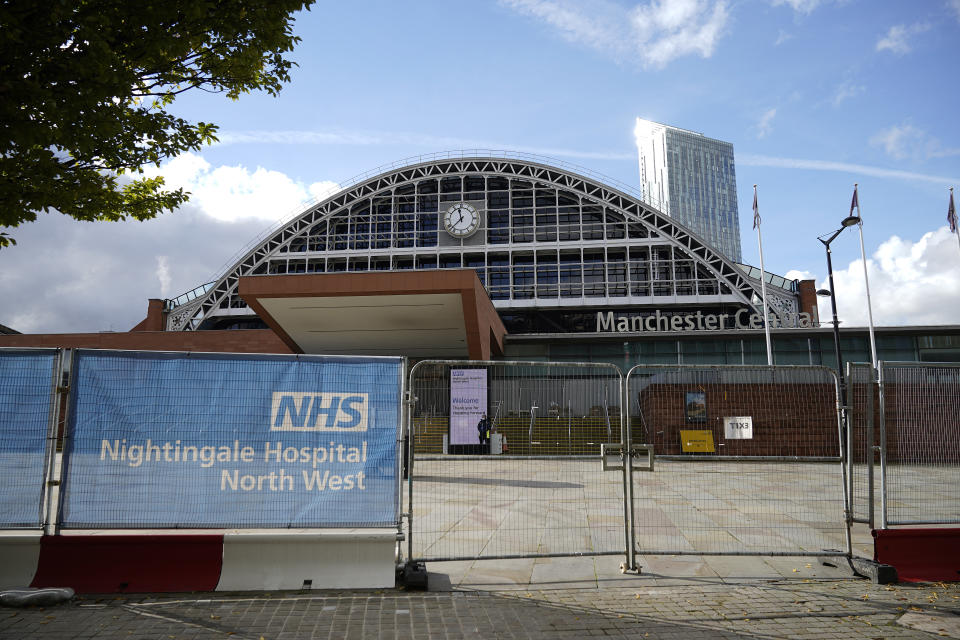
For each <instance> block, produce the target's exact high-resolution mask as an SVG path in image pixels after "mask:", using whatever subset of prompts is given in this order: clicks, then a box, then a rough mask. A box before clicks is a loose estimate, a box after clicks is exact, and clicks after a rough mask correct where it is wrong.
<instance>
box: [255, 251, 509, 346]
mask: <svg viewBox="0 0 960 640" xmlns="http://www.w3.org/2000/svg"><path fill="white" fill-rule="evenodd" d="M239 294H240V297H241V298H242V299H243V300H244V302H246V304H247V305H248V306H249V307H250V308H251V309H253V310H254V311H256V313H257V315H258V316H259V317H260V318H261V319H262V320H263V321H264V322H266V323H267V325H268V326H270V328H271V329H273V331H274V332H275V333H276V334H277V335H279V336H280V338H281V339H282V340H283V341H284V342H285V343H286V344H287V345H288V346H289V347H290V348H291V349H292V350H293V351H294V352H297V353H336V354H343V355H372V354H375V355H403V356H411V357H418V358H471V359H473V360H488V359H490V358H491V357H492V356H498V355H502V354H503V336H504V334H505V333H506V329H505V328H504V326H503V323H502V322H501V321H500V317H499V316H498V315H497V312H496V309H495V308H494V306H493V303H492V302H491V301H490V298H489V297H488V296H487V293H486V291H485V290H484V288H483V285H482V284H481V283H480V280H479V279H478V278H477V274H476V272H474V271H473V270H472V269H458V270H442V271H441V270H430V271H404V272H366V273H323V274H298V275H263V276H243V277H241V278H240V282H239Z"/></svg>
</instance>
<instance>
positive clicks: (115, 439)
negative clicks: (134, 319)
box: [57, 350, 404, 529]
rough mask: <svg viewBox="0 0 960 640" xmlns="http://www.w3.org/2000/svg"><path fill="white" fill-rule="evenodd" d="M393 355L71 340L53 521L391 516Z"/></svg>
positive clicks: (224, 524)
mask: <svg viewBox="0 0 960 640" xmlns="http://www.w3.org/2000/svg"><path fill="white" fill-rule="evenodd" d="M403 369H404V367H403V360H402V359H400V358H347V357H330V356H269V355H242V354H198V353H164V352H133V351H96V350H76V351H75V352H74V357H73V363H72V371H71V383H70V403H69V405H70V411H69V414H68V420H67V430H66V434H65V440H64V453H63V465H62V469H63V471H62V473H63V487H62V492H61V494H60V500H59V514H58V518H57V521H58V523H59V524H60V526H62V527H65V528H127V529H135V528H206V527H210V528H241V527H243V528H246V527H283V528H287V527H357V526H381V527H384V526H398V524H399V502H398V487H399V476H398V467H397V461H398V458H399V425H400V397H401V388H402V383H403Z"/></svg>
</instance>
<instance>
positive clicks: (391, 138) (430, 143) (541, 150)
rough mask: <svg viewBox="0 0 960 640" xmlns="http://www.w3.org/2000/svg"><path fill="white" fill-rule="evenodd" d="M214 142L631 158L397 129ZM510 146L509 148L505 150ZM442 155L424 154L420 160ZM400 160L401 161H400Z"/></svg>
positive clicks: (238, 134)
mask: <svg viewBox="0 0 960 640" xmlns="http://www.w3.org/2000/svg"><path fill="white" fill-rule="evenodd" d="M218 137H219V138H220V142H219V143H218V144H310V145H349V146H370V145H378V146H384V145H404V146H418V147H426V148H429V149H455V150H458V151H452V152H450V153H454V154H455V153H458V152H465V153H472V154H479V153H484V152H486V153H489V154H490V155H493V156H498V155H503V154H509V153H516V152H519V153H531V154H536V155H543V156H555V157H556V156H559V157H564V158H581V159H588V160H632V159H633V158H634V157H635V156H634V155H633V154H630V153H620V152H617V151H583V150H579V149H561V148H557V147H523V146H521V147H518V146H516V145H508V144H503V143H499V142H492V141H490V140H475V139H470V138H452V137H446V136H431V135H427V134H419V133H397V132H356V131H340V132H329V131H266V130H259V131H226V132H223V133H219V134H218ZM506 149H510V151H506ZM438 155H443V153H442V152H441V153H439V154H427V155H424V156H420V157H423V158H424V159H427V158H430V157H433V156H438ZM400 162H403V161H402V160H401V161H400Z"/></svg>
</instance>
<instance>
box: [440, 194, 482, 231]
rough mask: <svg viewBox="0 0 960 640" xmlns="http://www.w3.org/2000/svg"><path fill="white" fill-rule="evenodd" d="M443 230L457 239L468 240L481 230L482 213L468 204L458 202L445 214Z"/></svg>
mask: <svg viewBox="0 0 960 640" xmlns="http://www.w3.org/2000/svg"><path fill="white" fill-rule="evenodd" d="M443 228H444V229H446V230H447V233H449V234H450V235H452V236H453V237H455V238H466V237H468V236H471V235H473V234H474V233H476V231H477V229H479V228H480V212H478V211H477V210H476V209H475V208H474V207H473V206H471V205H469V204H467V203H466V202H458V203H456V204H455V205H452V206H451V207H450V208H449V209H447V211H446V213H444V214H443Z"/></svg>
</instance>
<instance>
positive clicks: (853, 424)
mask: <svg viewBox="0 0 960 640" xmlns="http://www.w3.org/2000/svg"><path fill="white" fill-rule="evenodd" d="M877 391H878V387H877V384H876V377H875V372H874V369H873V365H871V364H870V363H853V362H848V363H847V404H848V405H849V406H850V414H849V425H850V447H849V450H850V464H849V465H848V469H849V472H850V476H849V480H850V509H851V516H852V518H853V521H854V522H863V523H866V524H868V525H870V527H871V528H873V523H874V519H875V514H876V513H877V512H878V511H879V509H876V508H875V507H876V502H877V501H878V499H879V495H880V493H879V492H878V491H875V488H876V482H875V473H876V467H875V458H876V451H877V449H875V448H874V447H875V446H877V447H878V445H879V434H880V429H879V424H878V421H877V419H876V407H877V406H878V404H879V403H878V397H877Z"/></svg>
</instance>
